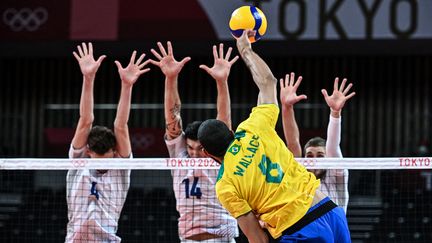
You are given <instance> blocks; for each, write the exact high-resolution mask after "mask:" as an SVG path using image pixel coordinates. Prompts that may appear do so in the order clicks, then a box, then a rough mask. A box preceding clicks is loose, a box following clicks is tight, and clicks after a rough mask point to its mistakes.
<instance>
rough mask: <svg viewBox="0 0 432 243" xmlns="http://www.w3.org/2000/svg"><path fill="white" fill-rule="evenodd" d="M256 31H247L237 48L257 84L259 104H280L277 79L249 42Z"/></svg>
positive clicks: (239, 39) (238, 41)
mask: <svg viewBox="0 0 432 243" xmlns="http://www.w3.org/2000/svg"><path fill="white" fill-rule="evenodd" d="M254 33H255V31H252V30H246V31H244V32H243V34H242V36H241V37H240V38H238V39H237V48H238V51H239V53H240V56H241V57H242V59H243V61H244V62H245V63H246V66H247V67H248V68H249V70H250V72H251V74H252V78H253V80H254V82H255V84H256V85H257V86H258V88H259V94H258V104H276V105H277V104H278V101H277V97H276V96H277V92H276V81H277V80H276V78H275V77H274V76H273V73H272V71H271V70H270V68H269V67H268V66H267V64H266V63H265V62H264V60H263V59H262V58H261V57H259V56H258V55H257V54H256V53H255V52H254V51H253V50H252V46H251V43H250V41H249V38H248V37H249V36H252V35H254Z"/></svg>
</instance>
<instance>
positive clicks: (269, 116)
mask: <svg viewBox="0 0 432 243" xmlns="http://www.w3.org/2000/svg"><path fill="white" fill-rule="evenodd" d="M278 115H279V108H278V106H277V105H275V104H265V105H259V106H257V107H255V108H253V110H252V113H251V114H250V116H249V118H248V119H247V120H245V121H244V122H242V123H241V124H240V125H239V126H238V128H237V131H236V133H235V139H234V141H233V142H232V143H231V144H230V146H229V148H228V150H227V152H226V153H225V156H224V159H223V162H222V166H221V168H220V171H219V175H218V180H217V182H216V194H217V196H218V199H219V201H220V202H221V204H222V205H223V206H224V207H225V208H226V209H227V210H228V212H230V214H231V215H232V216H233V217H235V218H237V217H239V216H242V215H244V214H246V213H248V212H250V211H252V212H253V213H254V214H255V215H259V219H260V220H262V221H264V222H266V223H267V225H268V230H269V232H270V234H271V235H272V236H273V238H277V237H279V236H280V235H281V234H282V232H283V231H284V230H285V229H287V228H289V227H290V226H292V225H293V224H294V223H296V222H297V221H299V220H300V219H301V218H302V217H303V216H304V215H305V214H306V212H307V211H308V210H309V208H310V207H311V204H312V200H313V197H314V195H315V191H316V189H317V188H318V187H319V184H320V182H319V180H317V179H316V178H315V176H314V175H313V174H312V173H309V172H308V171H307V170H306V169H305V168H304V166H303V165H301V164H299V163H298V162H297V161H296V160H295V159H294V157H293V154H292V153H291V152H290V151H289V150H288V149H287V147H286V146H285V143H284V142H283V141H282V140H281V139H280V138H279V136H278V135H277V133H276V131H275V126H276V122H277V119H278Z"/></svg>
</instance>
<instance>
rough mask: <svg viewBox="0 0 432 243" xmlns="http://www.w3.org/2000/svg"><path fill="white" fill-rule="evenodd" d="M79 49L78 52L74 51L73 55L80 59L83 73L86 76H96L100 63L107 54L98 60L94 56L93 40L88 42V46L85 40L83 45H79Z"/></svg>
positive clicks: (79, 62)
mask: <svg viewBox="0 0 432 243" xmlns="http://www.w3.org/2000/svg"><path fill="white" fill-rule="evenodd" d="M77 49H78V53H76V52H73V55H74V57H75V59H76V60H77V61H78V64H79V66H80V69H81V73H82V74H83V75H84V76H95V75H96V72H97V70H98V69H99V66H100V64H101V63H102V61H103V59H105V57H106V56H105V55H102V56H100V57H99V58H98V60H97V61H96V60H95V59H94V57H93V45H92V43H91V42H89V43H88V47H87V44H86V43H84V42H83V43H82V44H81V46H79V45H78V46H77Z"/></svg>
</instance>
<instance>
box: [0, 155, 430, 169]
mask: <svg viewBox="0 0 432 243" xmlns="http://www.w3.org/2000/svg"><path fill="white" fill-rule="evenodd" d="M297 161H299V162H300V163H301V164H303V165H304V166H305V167H306V168H308V169H350V170H386V169H432V163H431V161H432V157H388V158H376V157H370V158H298V159H297ZM106 168H109V169H135V170H171V169H219V168H220V165H219V164H218V163H217V162H215V161H214V160H212V159H209V158H188V159H185V158H146V159H52V158H50V159H48V158H47V159H43V158H40V159H39V158H38V159H34V158H18V159H0V170H69V169H106Z"/></svg>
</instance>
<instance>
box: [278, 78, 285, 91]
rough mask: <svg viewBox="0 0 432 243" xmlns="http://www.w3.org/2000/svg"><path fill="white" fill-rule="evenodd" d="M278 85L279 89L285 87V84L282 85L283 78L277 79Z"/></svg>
mask: <svg viewBox="0 0 432 243" xmlns="http://www.w3.org/2000/svg"><path fill="white" fill-rule="evenodd" d="M279 86H280V89H281V90H282V89H283V88H285V86H284V79H283V78H281V79H279Z"/></svg>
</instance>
